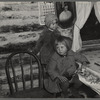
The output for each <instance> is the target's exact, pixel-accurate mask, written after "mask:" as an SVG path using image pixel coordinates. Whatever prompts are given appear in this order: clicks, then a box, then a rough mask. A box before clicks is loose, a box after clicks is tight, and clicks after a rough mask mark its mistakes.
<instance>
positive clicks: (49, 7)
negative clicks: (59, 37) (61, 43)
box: [38, 2, 55, 25]
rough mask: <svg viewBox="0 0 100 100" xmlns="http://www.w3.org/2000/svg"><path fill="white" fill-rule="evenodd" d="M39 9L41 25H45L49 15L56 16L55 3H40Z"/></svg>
mask: <svg viewBox="0 0 100 100" xmlns="http://www.w3.org/2000/svg"><path fill="white" fill-rule="evenodd" d="M38 8H39V24H40V25H45V22H44V19H45V16H46V15H47V14H48V13H53V14H55V8H54V3H53V2H38Z"/></svg>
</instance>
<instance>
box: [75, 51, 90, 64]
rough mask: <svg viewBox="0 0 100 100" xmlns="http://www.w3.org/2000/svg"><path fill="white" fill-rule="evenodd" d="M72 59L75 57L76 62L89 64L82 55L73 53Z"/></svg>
mask: <svg viewBox="0 0 100 100" xmlns="http://www.w3.org/2000/svg"><path fill="white" fill-rule="evenodd" d="M74 57H75V60H76V61H78V62H80V63H82V64H84V63H87V64H89V61H88V59H87V58H86V57H85V56H84V55H82V54H81V53H76V52H74Z"/></svg>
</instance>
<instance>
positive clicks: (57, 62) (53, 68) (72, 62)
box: [44, 50, 88, 93]
mask: <svg viewBox="0 0 100 100" xmlns="http://www.w3.org/2000/svg"><path fill="white" fill-rule="evenodd" d="M76 61H78V62H81V63H83V62H88V60H87V59H86V58H85V57H84V56H83V55H81V54H79V53H75V52H73V51H72V50H70V51H69V52H68V54H67V56H65V57H61V56H60V55H58V54H57V53H54V54H53V56H52V58H51V60H50V62H49V64H48V66H47V71H48V74H49V76H50V77H48V79H46V80H45V81H44V85H45V88H46V89H47V90H48V91H49V92H51V93H57V92H61V91H62V90H61V89H60V88H59V86H58V85H57V83H56V78H57V76H59V75H61V76H63V74H64V73H68V74H69V76H72V75H73V74H74V72H75V71H76Z"/></svg>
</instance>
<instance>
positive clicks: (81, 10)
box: [72, 1, 93, 52]
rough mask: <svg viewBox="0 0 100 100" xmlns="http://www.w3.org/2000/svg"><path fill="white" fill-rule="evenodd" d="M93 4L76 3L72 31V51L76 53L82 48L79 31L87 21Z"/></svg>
mask: <svg viewBox="0 0 100 100" xmlns="http://www.w3.org/2000/svg"><path fill="white" fill-rule="evenodd" d="M92 7H93V4H92V3H91V2H79V1H77V2H76V16H77V19H76V22H75V25H74V30H73V44H72V50H73V51H74V52H77V51H79V50H81V48H82V40H81V36H80V29H81V28H82V27H83V26H84V24H85V22H86V21H87V19H88V17H89V15H90V12H91V9H92Z"/></svg>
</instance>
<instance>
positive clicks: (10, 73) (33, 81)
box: [5, 51, 53, 98]
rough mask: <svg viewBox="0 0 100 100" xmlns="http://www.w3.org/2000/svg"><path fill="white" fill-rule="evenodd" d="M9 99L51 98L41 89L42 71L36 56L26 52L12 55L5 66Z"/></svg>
mask: <svg viewBox="0 0 100 100" xmlns="http://www.w3.org/2000/svg"><path fill="white" fill-rule="evenodd" d="M5 71H6V76H7V80H8V86H9V90H10V95H9V97H15V98H51V97H53V96H52V95H51V94H49V93H48V92H47V91H45V90H44V88H43V72H42V71H43V69H42V67H41V63H40V61H39V59H38V57H37V56H36V55H34V54H33V53H31V52H28V51H18V52H14V53H12V54H11V55H10V56H9V57H8V58H7V61H6V65H5Z"/></svg>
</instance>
